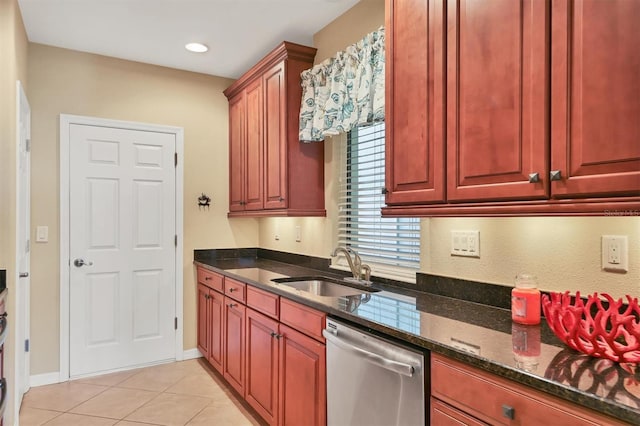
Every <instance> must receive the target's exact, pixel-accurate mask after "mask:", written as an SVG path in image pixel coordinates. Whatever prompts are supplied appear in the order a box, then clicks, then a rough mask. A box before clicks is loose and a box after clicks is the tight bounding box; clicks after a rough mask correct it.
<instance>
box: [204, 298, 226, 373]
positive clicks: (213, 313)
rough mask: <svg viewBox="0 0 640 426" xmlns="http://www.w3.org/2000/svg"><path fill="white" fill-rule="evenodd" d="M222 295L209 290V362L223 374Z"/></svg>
mask: <svg viewBox="0 0 640 426" xmlns="http://www.w3.org/2000/svg"><path fill="white" fill-rule="evenodd" d="M223 325H224V296H223V295H222V294H220V293H218V292H217V291H211V292H209V356H208V358H207V359H208V360H209V363H210V364H211V365H212V366H213V368H215V369H216V370H218V372H219V373H220V374H223V370H222V365H223V361H222V360H223V356H224V355H223V354H224V329H223Z"/></svg>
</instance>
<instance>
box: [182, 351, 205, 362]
mask: <svg viewBox="0 0 640 426" xmlns="http://www.w3.org/2000/svg"><path fill="white" fill-rule="evenodd" d="M201 357H202V354H201V353H200V351H199V350H198V348H193V349H187V350H186V351H184V352H183V353H182V359H183V360H185V361H186V360H188V359H195V358H201Z"/></svg>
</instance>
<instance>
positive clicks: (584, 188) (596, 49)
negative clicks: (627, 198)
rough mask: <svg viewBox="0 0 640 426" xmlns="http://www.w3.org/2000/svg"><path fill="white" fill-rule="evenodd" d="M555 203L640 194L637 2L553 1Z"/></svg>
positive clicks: (639, 6) (639, 13) (639, 15)
mask: <svg viewBox="0 0 640 426" xmlns="http://www.w3.org/2000/svg"><path fill="white" fill-rule="evenodd" d="M551 16H552V34H551V36H552V68H551V78H552V84H551V93H552V95H551V98H552V100H553V102H552V105H551V112H552V116H551V125H552V134H551V135H552V140H553V145H552V146H553V152H552V157H551V169H552V170H558V171H560V180H558V181H553V182H552V183H551V185H552V186H551V191H552V194H553V196H554V197H558V198H566V197H582V196H602V195H607V194H615V195H636V196H637V195H640V31H638V24H639V23H640V2H638V1H630V0H610V1H606V2H603V1H599V0H575V1H569V0H556V1H554V2H553V10H552V13H551Z"/></svg>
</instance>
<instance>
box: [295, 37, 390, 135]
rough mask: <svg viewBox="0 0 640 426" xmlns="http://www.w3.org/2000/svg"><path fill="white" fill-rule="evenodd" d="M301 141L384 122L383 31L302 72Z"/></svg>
mask: <svg viewBox="0 0 640 426" xmlns="http://www.w3.org/2000/svg"><path fill="white" fill-rule="evenodd" d="M301 78H302V104H301V106H300V140H301V141H303V142H317V141H322V140H324V138H325V137H326V136H333V135H337V134H340V133H344V132H348V131H349V130H351V129H352V128H354V127H356V126H359V125H362V124H367V123H372V122H374V121H382V120H384V78H385V77H384V27H381V28H380V29H378V30H377V31H374V32H372V33H371V34H368V35H367V36H365V37H364V38H363V39H362V40H361V41H359V42H358V43H356V44H353V45H351V46H349V47H347V49H346V50H345V51H343V52H338V53H337V54H336V56H334V57H333V58H329V59H327V60H325V61H323V62H322V63H321V64H318V65H316V66H314V67H313V68H311V69H309V70H306V71H303V72H302V74H301Z"/></svg>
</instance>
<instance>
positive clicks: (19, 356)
mask: <svg viewBox="0 0 640 426" xmlns="http://www.w3.org/2000/svg"><path fill="white" fill-rule="evenodd" d="M23 111H26V112H27V114H26V119H27V122H28V127H27V128H26V129H25V132H24V133H26V134H23V129H22V126H21V122H22V120H23V119H24V118H25V116H23ZM23 138H24V139H25V142H26V143H30V142H29V141H30V140H31V106H30V105H29V99H28V98H27V94H26V93H25V91H24V86H23V85H22V82H21V81H20V80H18V81H16V145H17V146H16V259H15V261H16V273H15V283H16V288H17V289H16V296H15V297H16V312H15V314H14V316H13V318H15V322H14V324H13V325H14V332H15V336H16V337H15V340H14V341H15V353H14V371H15V372H16V375H15V380H14V383H15V386H14V389H13V395H14V398H13V401H14V411H13V412H14V413H19V412H20V405H21V402H22V397H23V396H24V394H20V391H21V389H24V391H25V392H26V391H28V390H29V387H30V377H31V371H30V370H31V365H30V363H31V357H30V352H28V351H26V350H25V343H24V342H22V341H20V340H22V339H19V337H20V338H22V337H24V338H25V339H27V340H29V339H30V338H31V336H30V334H31V333H30V315H31V309H30V300H31V283H30V282H31V277H30V276H27V277H24V278H20V276H19V274H20V272H24V271H21V267H20V256H21V255H20V248H21V247H20V239H21V238H22V236H21V235H20V232H21V228H22V226H21V225H22V224H21V222H23V221H26V227H27V235H26V238H27V244H28V245H29V249H28V250H27V251H28V252H29V256H31V241H30V240H31V214H30V213H31V199H30V197H31V154H30V148H27V152H28V153H29V154H28V156H29V160H28V161H29V170H28V177H27V179H28V186H29V198H27V205H28V208H27V212H28V213H29V214H28V217H26V218H24V217H21V215H20V189H21V188H20V161H21V160H20V156H21V150H22V143H21V142H22V140H23ZM30 269H31V266H30V265H29V270H27V271H26V272H27V273H30V272H31V271H30ZM25 281H26V283H24V282H25ZM21 286H25V287H26V288H25V289H20V288H18V287H21ZM23 290H24V293H23V294H24V300H21V297H20V293H21V292H23ZM23 307H24V308H25V312H19V311H20V310H22V308H23ZM21 319H23V320H24V322H22V321H21ZM20 331H24V332H25V335H22V333H21V332H20ZM21 361H23V362H24V372H23V373H24V375H22V376H21V374H20V373H21V371H20V368H19V367H20V362H21ZM16 415H17V414H16Z"/></svg>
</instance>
